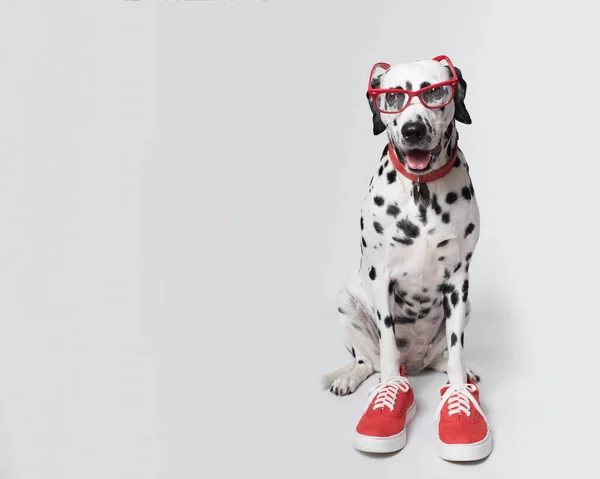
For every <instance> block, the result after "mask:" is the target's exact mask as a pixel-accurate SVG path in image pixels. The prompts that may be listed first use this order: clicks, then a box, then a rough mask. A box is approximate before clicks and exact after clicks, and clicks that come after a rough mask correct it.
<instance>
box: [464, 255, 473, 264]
mask: <svg viewBox="0 0 600 479" xmlns="http://www.w3.org/2000/svg"><path fill="white" fill-rule="evenodd" d="M472 257H473V253H472V252H470V253H467V256H465V261H466V262H467V263H468V262H469V261H471V258H472Z"/></svg>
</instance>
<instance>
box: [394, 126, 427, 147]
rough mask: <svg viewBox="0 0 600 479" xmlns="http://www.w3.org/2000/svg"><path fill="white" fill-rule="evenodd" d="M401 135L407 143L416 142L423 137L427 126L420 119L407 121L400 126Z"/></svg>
mask: <svg viewBox="0 0 600 479" xmlns="http://www.w3.org/2000/svg"><path fill="white" fill-rule="evenodd" d="M400 131H401V132H402V136H403V137H404V139H405V140H406V141H407V142H409V143H417V142H419V141H421V140H422V139H423V138H425V135H426V134H427V128H425V123H421V122H420V121H409V122H408V123H405V124H404V125H403V126H402V130H400Z"/></svg>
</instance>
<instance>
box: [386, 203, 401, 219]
mask: <svg viewBox="0 0 600 479" xmlns="http://www.w3.org/2000/svg"><path fill="white" fill-rule="evenodd" d="M385 212H386V213H387V214H388V215H390V216H393V217H394V218H395V217H396V216H398V215H399V214H400V208H398V207H397V206H396V205H388V207H387V209H386V211H385Z"/></svg>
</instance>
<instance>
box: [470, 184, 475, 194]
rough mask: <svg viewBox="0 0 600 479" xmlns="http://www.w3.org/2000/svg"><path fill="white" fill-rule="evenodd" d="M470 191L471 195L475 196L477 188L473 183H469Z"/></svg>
mask: <svg viewBox="0 0 600 479" xmlns="http://www.w3.org/2000/svg"><path fill="white" fill-rule="evenodd" d="M469 191H470V192H471V196H475V189H474V188H473V183H471V184H470V185H469Z"/></svg>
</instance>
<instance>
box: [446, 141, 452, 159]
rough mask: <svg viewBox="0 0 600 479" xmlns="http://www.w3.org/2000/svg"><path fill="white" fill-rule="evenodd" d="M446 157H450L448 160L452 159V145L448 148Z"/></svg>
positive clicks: (449, 144)
mask: <svg viewBox="0 0 600 479" xmlns="http://www.w3.org/2000/svg"><path fill="white" fill-rule="evenodd" d="M446 155H448V159H450V158H452V143H448V146H447V147H446Z"/></svg>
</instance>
